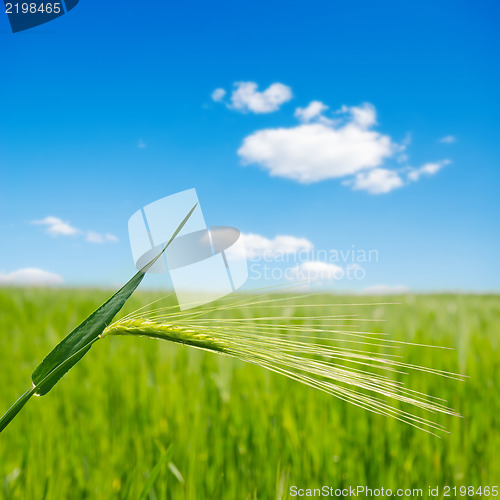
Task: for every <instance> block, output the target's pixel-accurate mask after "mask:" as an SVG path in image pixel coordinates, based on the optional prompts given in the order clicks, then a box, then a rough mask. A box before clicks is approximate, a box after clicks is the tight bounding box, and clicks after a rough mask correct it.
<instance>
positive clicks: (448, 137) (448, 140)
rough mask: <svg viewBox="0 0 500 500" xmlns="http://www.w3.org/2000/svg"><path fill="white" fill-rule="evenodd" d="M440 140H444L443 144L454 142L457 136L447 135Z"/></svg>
mask: <svg viewBox="0 0 500 500" xmlns="http://www.w3.org/2000/svg"><path fill="white" fill-rule="evenodd" d="M438 142H442V143H443V144H452V143H453V142H457V138H456V137H455V136H453V135H445V136H444V137H441V139H439V140H438Z"/></svg>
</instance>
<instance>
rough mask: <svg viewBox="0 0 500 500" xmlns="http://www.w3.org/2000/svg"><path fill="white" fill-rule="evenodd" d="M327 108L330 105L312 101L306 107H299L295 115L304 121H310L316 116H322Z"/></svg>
mask: <svg viewBox="0 0 500 500" xmlns="http://www.w3.org/2000/svg"><path fill="white" fill-rule="evenodd" d="M327 109H328V106H326V105H325V104H323V103H322V102H321V101H311V102H310V103H309V105H308V106H306V107H305V108H297V109H296V110H295V113H294V116H295V118H298V120H299V121H301V122H302V123H308V122H310V121H311V120H314V119H315V118H321V117H322V113H323V111H326V110H327ZM322 118H324V117H322Z"/></svg>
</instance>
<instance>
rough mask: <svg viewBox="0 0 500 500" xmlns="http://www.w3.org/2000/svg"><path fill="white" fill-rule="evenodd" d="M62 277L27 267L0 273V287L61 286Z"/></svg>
mask: <svg viewBox="0 0 500 500" xmlns="http://www.w3.org/2000/svg"><path fill="white" fill-rule="evenodd" d="M63 283H64V280H63V278H62V277H61V276H59V275H58V274H55V273H51V272H49V271H45V270H43V269H38V268H36V267H26V268H23V269H18V270H17V271H12V272H10V273H7V274H3V273H0V285H11V286H15V285H20V286H53V285H61V284H63Z"/></svg>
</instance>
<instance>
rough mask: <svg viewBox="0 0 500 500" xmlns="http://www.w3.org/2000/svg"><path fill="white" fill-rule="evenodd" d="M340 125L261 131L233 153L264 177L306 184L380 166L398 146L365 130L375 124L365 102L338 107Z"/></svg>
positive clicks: (245, 140)
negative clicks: (342, 117) (266, 174)
mask: <svg viewBox="0 0 500 500" xmlns="http://www.w3.org/2000/svg"><path fill="white" fill-rule="evenodd" d="M341 112H342V113H344V114H346V113H347V115H346V120H344V122H342V123H337V122H332V123H330V124H327V123H307V124H302V125H299V126H296V127H291V128H276V129H264V130H260V131H257V132H255V133H253V134H251V135H250V136H248V137H246V138H245V139H244V140H243V144H242V145H241V147H240V149H239V150H238V154H239V155H240V157H241V159H242V161H243V163H244V164H251V163H256V164H258V165H261V166H262V167H264V168H265V169H267V170H269V173H270V175H272V176H278V177H285V178H289V179H293V180H296V181H299V182H302V183H311V182H317V181H322V180H325V179H334V178H339V177H346V176H349V175H354V174H356V173H357V172H359V171H362V170H365V169H369V168H375V167H378V166H380V165H381V164H382V163H383V162H384V160H385V159H386V158H389V157H391V156H392V155H393V154H394V153H395V152H396V151H401V150H402V149H404V146H398V145H397V144H395V143H393V142H392V140H391V138H390V137H389V136H387V135H382V134H380V133H379V132H376V131H374V130H371V129H370V127H371V126H372V125H373V124H375V122H376V114H375V108H374V107H373V106H372V105H371V104H367V103H366V104H363V105H362V106H361V107H350V108H347V107H345V106H344V107H343V108H342V109H341Z"/></svg>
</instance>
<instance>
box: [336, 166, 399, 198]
mask: <svg viewBox="0 0 500 500" xmlns="http://www.w3.org/2000/svg"><path fill="white" fill-rule="evenodd" d="M344 184H345V185H350V186H352V189H355V190H364V191H368V192H369V193H370V194H384V193H388V192H390V191H392V190H393V189H397V188H400V187H403V186H404V185H405V183H404V181H403V179H402V178H401V177H400V176H399V174H398V172H396V171H394V170H387V169H385V168H374V169H372V170H368V171H366V172H360V173H359V174H357V175H356V176H355V177H354V179H353V180H349V181H344Z"/></svg>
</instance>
